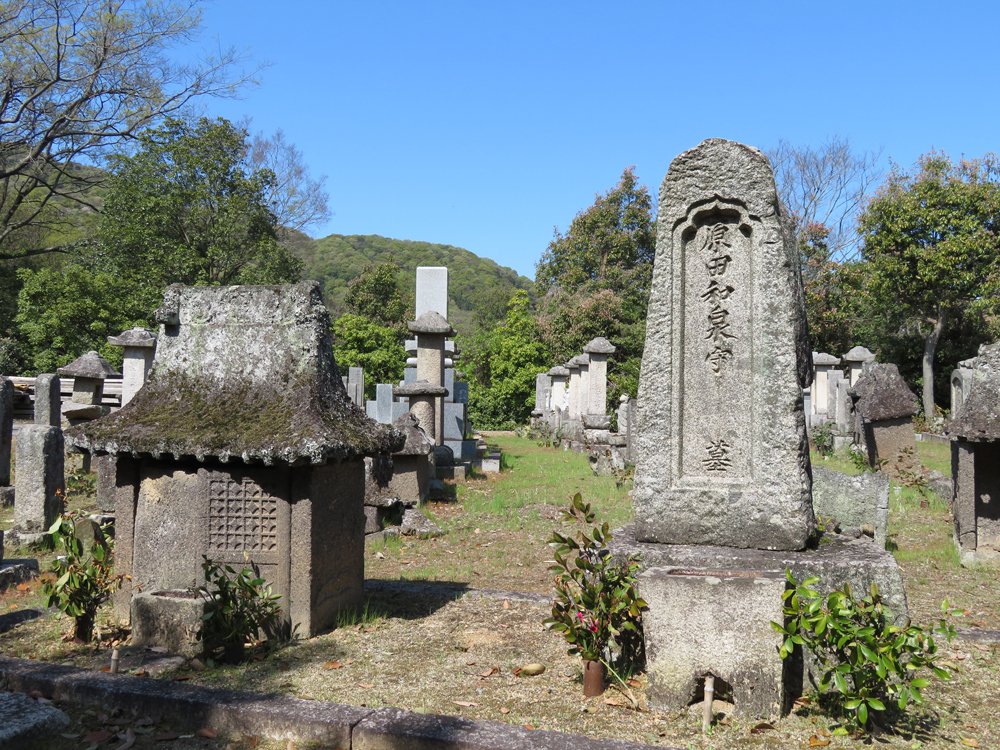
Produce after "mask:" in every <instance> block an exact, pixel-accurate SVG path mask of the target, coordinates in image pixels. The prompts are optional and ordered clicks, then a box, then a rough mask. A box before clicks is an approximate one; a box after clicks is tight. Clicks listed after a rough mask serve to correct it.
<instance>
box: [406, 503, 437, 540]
mask: <svg viewBox="0 0 1000 750" xmlns="http://www.w3.org/2000/svg"><path fill="white" fill-rule="evenodd" d="M400 531H401V532H402V533H403V536H415V537H417V538H418V539H433V538H435V537H439V536H444V529H442V528H441V527H440V526H438V525H437V524H436V523H434V522H433V521H432V520H431V519H429V518H428V517H427V516H425V515H424V514H423V513H422V512H420V511H419V510H416V509H415V508H407V509H406V510H405V511H404V512H403V523H402V524H401V525H400Z"/></svg>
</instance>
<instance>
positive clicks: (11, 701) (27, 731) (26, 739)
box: [0, 693, 69, 750]
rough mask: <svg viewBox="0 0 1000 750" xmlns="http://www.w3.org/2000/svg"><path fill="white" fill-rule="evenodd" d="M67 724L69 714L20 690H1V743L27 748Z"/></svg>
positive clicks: (11, 749) (16, 748)
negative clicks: (17, 691) (12, 691)
mask: <svg viewBox="0 0 1000 750" xmlns="http://www.w3.org/2000/svg"><path fill="white" fill-rule="evenodd" d="M68 726H69V716H67V715H66V714H65V713H63V712H62V711H60V710H59V709H58V708H56V707H55V706H50V705H46V704H44V703H39V702H38V701H36V700H35V699H34V698H31V697H29V696H27V695H24V694H23V693H0V747H3V748H7V749H8V750H20V748H24V750H28V748H32V747H35V743H37V742H40V741H42V740H43V739H45V738H47V737H49V736H50V735H53V734H56V733H58V732H61V731H63V730H64V729H66V727H68Z"/></svg>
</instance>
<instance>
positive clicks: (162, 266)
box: [95, 118, 301, 304]
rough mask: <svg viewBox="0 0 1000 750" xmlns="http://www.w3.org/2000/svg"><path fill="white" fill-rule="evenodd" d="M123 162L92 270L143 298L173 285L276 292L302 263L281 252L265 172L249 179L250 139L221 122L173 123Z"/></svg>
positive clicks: (270, 176) (113, 185)
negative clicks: (258, 287) (261, 287)
mask: <svg viewBox="0 0 1000 750" xmlns="http://www.w3.org/2000/svg"><path fill="white" fill-rule="evenodd" d="M139 143H140V146H139V150H138V151H137V153H136V154H135V155H134V156H130V157H126V156H121V157H117V158H116V160H115V168H114V170H113V179H112V182H111V187H110V190H109V192H108V196H107V198H106V199H105V201H104V212H103V215H102V217H101V224H100V240H101V247H100V250H99V252H98V253H96V254H95V264H96V265H97V266H98V267H100V268H102V269H103V270H109V271H113V272H114V273H116V274H119V275H121V276H122V277H123V278H126V279H128V280H129V281H130V282H131V283H132V284H133V285H135V287H136V288H137V289H141V290H144V291H145V295H144V296H145V297H146V299H147V301H148V303H150V304H154V303H155V301H156V299H157V298H159V296H160V295H161V294H162V291H163V289H164V288H165V287H166V286H167V285H168V284H172V283H182V284H187V285H200V284H209V285H213V284H277V283H284V282H292V281H296V280H298V278H299V276H300V274H301V262H300V261H298V260H297V259H296V258H294V257H293V256H292V255H291V253H290V252H289V251H288V250H287V249H286V248H284V247H283V246H281V245H280V244H278V242H277V240H276V236H277V234H276V232H277V227H276V225H275V217H274V214H272V213H271V211H270V209H269V207H268V204H267V200H266V195H267V193H268V191H269V190H270V189H271V186H272V185H273V182H274V175H273V174H272V173H271V172H269V171H268V170H257V171H255V172H252V173H248V172H247V171H246V170H245V169H244V159H245V157H246V153H247V148H248V143H247V133H246V131H245V130H242V129H240V128H237V127H235V126H233V125H232V123H230V122H228V121H227V120H224V119H221V118H220V119H216V120H209V119H205V118H202V119H200V120H198V121H197V122H196V123H188V122H184V121H182V120H173V119H171V120H168V121H167V122H166V124H165V125H163V127H160V128H157V129H155V130H151V131H148V132H146V133H144V134H143V135H142V137H141V138H140V142H139Z"/></svg>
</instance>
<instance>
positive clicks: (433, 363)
mask: <svg viewBox="0 0 1000 750" xmlns="http://www.w3.org/2000/svg"><path fill="white" fill-rule="evenodd" d="M407 329H408V330H409V331H410V333H415V334H417V382H419V381H421V380H424V381H427V383H429V384H430V385H432V386H442V387H443V386H444V368H445V356H444V352H445V341H444V340H445V337H447V336H453V335H454V334H455V331H454V329H453V328H452V327H451V325H450V324H449V323H448V321H447V320H445V319H444V316H442V315H441V314H440V313H437V312H434V311H433V310H431V311H428V312H425V313H423V314H422V315H421V316H420V317H418V318H417V319H416V320H413V321H410V322H409V323H408V324H407ZM447 392H448V391H447V389H445V392H444V393H442V394H441V395H440V396H439V397H438V398H437V399H436V400H435V404H434V426H433V427H431V428H428V427H427V425H424V424H423V423H422V422H421V427H423V428H424V431H425V432H427V434H428V435H430V434H431V433H432V432H433V433H434V436H435V437H434V440H435V443H434V444H435V445H442V444H443V443H444V396H445V395H446V394H447ZM410 411H413V409H412V407H411V409H410ZM417 418H418V419H419V418H420V417H419V416H418V417H417Z"/></svg>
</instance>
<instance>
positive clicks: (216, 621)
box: [194, 553, 281, 655]
mask: <svg viewBox="0 0 1000 750" xmlns="http://www.w3.org/2000/svg"><path fill="white" fill-rule="evenodd" d="M202 558H203V561H202V564H201V568H202V571H203V572H204V574H205V584H204V585H203V586H202V587H201V588H198V589H194V592H195V593H199V594H202V595H203V596H204V597H206V598H207V599H208V600H209V601H210V605H209V607H208V608H207V609H208V611H206V612H205V614H204V615H203V616H202V625H201V630H200V631H199V632H198V639H199V640H200V641H201V642H202V644H203V647H204V649H205V653H206V654H209V655H211V653H212V652H213V651H215V649H216V648H218V647H219V646H224V645H227V644H242V643H245V642H246V640H247V638H255V639H256V638H259V637H260V635H261V632H263V633H264V634H265V635H267V636H268V637H270V636H273V635H276V633H277V626H278V624H279V621H280V619H281V608H280V607H279V606H278V599H280V598H281V597H280V596H279V595H278V594H272V593H271V587H270V586H267V585H266V582H265V581H264V579H263V578H260V577H259V576H258V575H257V574H256V573H255V571H254V570H253V568H252V567H251V566H250V563H249V558H248V557H247V556H246V553H244V560H245V563H244V567H243V569H242V570H240V571H239V572H237V571H236V570H235V569H233V568H232V566H229V565H224V564H222V563H218V562H215V561H214V560H211V559H209V558H208V557H207V556H205V555H202Z"/></svg>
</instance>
